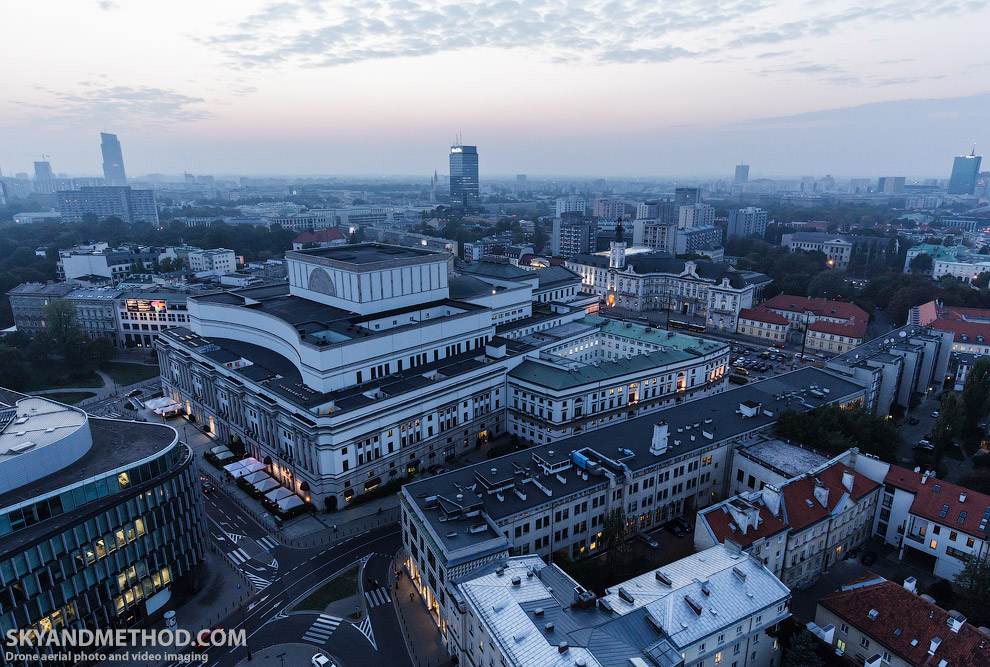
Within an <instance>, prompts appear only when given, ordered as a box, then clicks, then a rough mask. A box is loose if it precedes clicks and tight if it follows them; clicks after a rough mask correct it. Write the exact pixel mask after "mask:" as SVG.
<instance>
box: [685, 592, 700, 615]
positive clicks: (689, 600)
mask: <svg viewBox="0 0 990 667" xmlns="http://www.w3.org/2000/svg"><path fill="white" fill-rule="evenodd" d="M684 601H685V602H687V603H688V606H689V607H691V610H692V611H693V612H694V613H695V615H697V616H701V605H700V604H698V602H697V601H696V600H695V599H694V598H693V597H691V596H690V595H685V596H684Z"/></svg>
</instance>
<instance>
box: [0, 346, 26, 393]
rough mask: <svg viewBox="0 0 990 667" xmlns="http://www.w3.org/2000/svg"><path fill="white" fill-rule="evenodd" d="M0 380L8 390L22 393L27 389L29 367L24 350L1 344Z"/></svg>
mask: <svg viewBox="0 0 990 667" xmlns="http://www.w3.org/2000/svg"><path fill="white" fill-rule="evenodd" d="M0 378H3V385H4V386H5V387H7V388H8V389H13V390H14V391H21V390H23V389H26V388H27V383H28V366H27V363H26V362H25V361H24V352H23V351H22V350H19V349H17V348H15V347H10V346H9V345H4V344H3V343H0Z"/></svg>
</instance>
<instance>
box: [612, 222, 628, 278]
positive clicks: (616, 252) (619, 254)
mask: <svg viewBox="0 0 990 667" xmlns="http://www.w3.org/2000/svg"><path fill="white" fill-rule="evenodd" d="M608 268H610V269H624V268H626V242H625V240H624V239H623V237H622V218H621V217H620V218H619V221H618V224H616V225H615V240H614V241H612V242H611V243H610V244H609V252H608Z"/></svg>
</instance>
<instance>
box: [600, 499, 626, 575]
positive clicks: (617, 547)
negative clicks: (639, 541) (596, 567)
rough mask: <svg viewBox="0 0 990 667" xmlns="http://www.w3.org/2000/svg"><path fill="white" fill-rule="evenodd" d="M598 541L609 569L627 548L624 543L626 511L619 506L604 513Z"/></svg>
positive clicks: (624, 553)
mask: <svg viewBox="0 0 990 667" xmlns="http://www.w3.org/2000/svg"><path fill="white" fill-rule="evenodd" d="M600 541H601V546H602V548H604V549H606V555H605V562H606V563H607V564H608V567H609V568H610V569H611V568H613V567H615V566H616V565H617V564H618V563H619V561H620V560H621V559H622V557H623V556H625V555H626V552H627V551H628V550H629V547H628V545H627V544H626V513H625V511H624V510H623V509H622V508H621V507H620V508H618V509H614V510H612V511H611V512H609V513H608V514H607V515H605V521H604V523H603V524H602V536H601V539H600Z"/></svg>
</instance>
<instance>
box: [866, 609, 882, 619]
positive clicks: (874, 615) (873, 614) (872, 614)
mask: <svg viewBox="0 0 990 667" xmlns="http://www.w3.org/2000/svg"><path fill="white" fill-rule="evenodd" d="M868 615H869V617H870V620H871V621H875V620H877V616H879V615H880V612H878V611H877V610H876V609H871V610H870V613H869V614H868Z"/></svg>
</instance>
